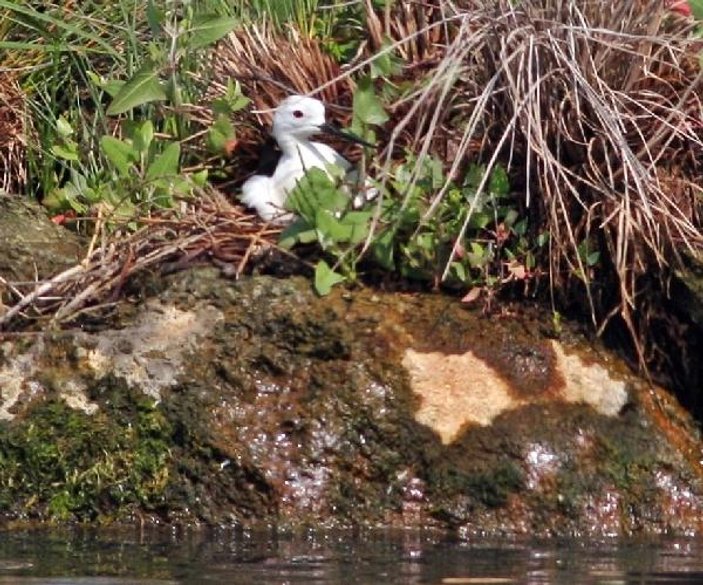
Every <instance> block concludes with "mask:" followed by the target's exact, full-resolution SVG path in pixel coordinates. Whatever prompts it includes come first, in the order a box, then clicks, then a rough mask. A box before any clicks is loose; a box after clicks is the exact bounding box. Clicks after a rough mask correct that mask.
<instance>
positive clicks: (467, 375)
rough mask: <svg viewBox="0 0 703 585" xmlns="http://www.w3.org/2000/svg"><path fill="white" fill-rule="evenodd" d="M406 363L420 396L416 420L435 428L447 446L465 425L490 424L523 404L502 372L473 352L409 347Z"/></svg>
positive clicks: (406, 352) (412, 383) (416, 391)
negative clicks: (502, 375)
mask: <svg viewBox="0 0 703 585" xmlns="http://www.w3.org/2000/svg"><path fill="white" fill-rule="evenodd" d="M403 366H405V368H406V369H407V370H408V372H409V374H410V382H411V386H412V389H413V391H414V392H415V393H416V394H418V395H419V396H420V399H421V405H420V408H419V409H418V411H417V412H416V413H415V420H417V422H419V423H421V424H424V425H426V426H428V427H430V428H431V429H432V430H434V431H435V432H436V433H437V434H438V435H439V436H440V438H441V439H442V443H444V444H445V445H448V444H449V443H451V442H452V441H453V440H454V439H455V438H456V437H457V435H458V434H459V432H460V431H461V429H462V427H464V426H465V425H467V424H478V425H489V424H491V423H492V422H493V419H494V418H495V417H496V416H498V415H499V414H501V413H502V412H505V411H506V410H509V409H511V408H515V407H516V406H517V405H519V404H520V402H519V401H517V400H516V399H515V398H513V397H512V396H511V394H510V387H509V386H508V385H507V384H506V383H505V381H503V379H502V378H501V377H500V375H499V374H498V373H497V372H496V371H495V370H494V369H493V368H491V367H490V366H488V365H487V364H486V362H485V361H483V360H481V359H479V358H477V357H476V356H475V355H474V354H473V353H471V352H470V351H468V352H466V353H462V354H449V355H448V354H444V353H440V352H427V353H423V352H419V351H415V350H414V349H407V350H406V351H405V355H404V357H403Z"/></svg>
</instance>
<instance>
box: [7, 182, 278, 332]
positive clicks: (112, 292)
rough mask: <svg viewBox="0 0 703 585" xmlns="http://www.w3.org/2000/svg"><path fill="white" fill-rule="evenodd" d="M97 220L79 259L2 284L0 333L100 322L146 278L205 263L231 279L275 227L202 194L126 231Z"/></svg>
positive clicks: (263, 247) (268, 242)
mask: <svg viewBox="0 0 703 585" xmlns="http://www.w3.org/2000/svg"><path fill="white" fill-rule="evenodd" d="M108 219H109V218H103V217H101V216H100V215H99V216H98V218H97V220H96V226H95V230H94V236H93V239H92V241H91V243H90V246H89V249H88V251H87V253H86V256H85V258H84V260H83V261H82V262H80V263H78V264H76V265H75V266H73V267H71V268H69V269H67V270H64V271H63V272H61V273H59V274H56V275H54V276H53V277H51V278H49V279H47V280H44V281H42V282H39V283H36V284H27V283H12V282H7V283H5V286H6V290H7V291H8V292H9V293H10V294H11V295H12V296H14V297H15V298H14V302H13V303H12V305H11V306H10V307H8V308H7V310H6V311H5V312H4V314H2V315H0V330H3V329H5V330H7V329H17V328H19V327H22V326H27V325H28V324H30V323H41V324H43V325H57V326H59V325H65V324H67V323H70V322H74V321H75V320H76V319H77V318H79V317H85V316H87V315H92V316H99V315H105V314H106V313H107V312H109V310H110V309H111V308H112V307H114V305H115V304H116V303H117V302H118V301H119V300H120V298H121V295H122V293H123V292H124V290H125V288H127V287H129V286H130V285H131V284H133V283H134V282H135V281H136V278H137V277H141V276H144V275H146V274H160V275H164V274H168V273H171V272H175V271H178V270H183V269H185V268H188V267H192V266H194V265H197V264H200V263H203V262H209V263H215V264H217V265H219V266H220V267H221V268H222V269H223V271H224V272H225V273H226V274H228V275H229V276H231V277H237V276H238V275H239V274H241V273H242V272H243V271H244V269H245V268H246V267H247V264H248V262H249V261H250V260H252V258H256V257H257V256H260V255H261V254H264V253H266V251H268V250H270V249H272V248H274V247H275V242H276V240H277V238H278V235H279V233H280V228H276V227H271V226H267V225H262V224H261V223H260V222H259V221H258V220H257V218H256V217H255V216H252V215H251V214H248V213H246V212H245V211H243V210H242V209H241V208H240V207H238V206H234V205H232V204H230V203H229V202H228V201H227V200H226V199H225V198H224V197H223V196H222V195H221V194H219V193H218V192H217V191H215V190H213V189H204V190H202V191H200V192H199V193H198V194H197V197H196V198H194V199H193V200H190V201H189V202H187V203H185V202H184V204H183V206H182V207H181V208H180V209H179V210H164V211H161V212H159V213H157V214H153V215H152V216H151V217H148V218H141V219H140V223H141V225H142V227H141V228H140V229H138V230H137V231H134V232H115V231H114V226H112V228H110V229H109V230H108V225H109V223H108Z"/></svg>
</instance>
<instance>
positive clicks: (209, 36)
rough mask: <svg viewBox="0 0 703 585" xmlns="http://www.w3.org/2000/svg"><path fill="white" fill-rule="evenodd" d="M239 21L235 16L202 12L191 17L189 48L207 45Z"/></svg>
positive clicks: (223, 34)
mask: <svg viewBox="0 0 703 585" xmlns="http://www.w3.org/2000/svg"><path fill="white" fill-rule="evenodd" d="M238 22H239V20H238V19H237V18H233V17H229V18H228V17H223V16H219V15H217V14H202V15H198V16H196V17H195V18H193V24H192V25H191V28H190V31H189V32H190V34H191V37H190V40H189V42H188V47H189V48H190V49H200V48H201V47H207V46H208V45H211V44H212V43H214V42H215V41H218V40H220V39H221V38H222V37H224V36H225V35H226V34H227V33H229V32H230V31H231V30H232V29H233V28H234V27H235V26H236V25H237V23H238Z"/></svg>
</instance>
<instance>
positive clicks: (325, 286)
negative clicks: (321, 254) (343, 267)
mask: <svg viewBox="0 0 703 585" xmlns="http://www.w3.org/2000/svg"><path fill="white" fill-rule="evenodd" d="M345 280H346V279H345V278H344V276H343V275H341V274H339V273H338V272H335V271H334V270H332V269H331V268H330V267H329V265H328V264H327V262H325V261H324V260H320V261H319V262H318V263H317V266H315V291H316V292H317V294H318V295H320V296H321V297H324V296H326V295H328V294H330V291H331V290H332V287H333V286H335V285H336V284H339V283H340V282H344V281H345Z"/></svg>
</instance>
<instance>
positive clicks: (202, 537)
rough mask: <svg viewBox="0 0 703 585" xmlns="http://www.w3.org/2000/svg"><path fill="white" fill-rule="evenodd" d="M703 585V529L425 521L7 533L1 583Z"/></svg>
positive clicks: (0, 542) (0, 541)
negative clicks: (482, 533) (551, 533)
mask: <svg viewBox="0 0 703 585" xmlns="http://www.w3.org/2000/svg"><path fill="white" fill-rule="evenodd" d="M6 583H8V584H9V583H12V584H15V583H16V584H18V585H30V584H31V585H34V584H42V585H79V584H96V585H132V584H134V585H137V584H139V585H166V584H171V583H173V584H178V583H193V584H199V583H202V584H211V583H233V584H242V585H249V584H252V585H268V584H274V585H277V584H279V585H284V584H286V585H287V584H291V585H293V584H328V583H329V584H346V583H349V584H360V585H361V584H363V585H377V584H388V585H395V584H398V585H400V584H425V583H427V584H436V585H499V584H515V585H538V584H540V585H542V584H545V585H551V584H555V585H556V584H565V585H591V584H593V585H635V584H637V585H645V584H656V585H667V584H668V585H694V584H695V585H701V584H703V540H701V539H687V538H677V539H673V538H667V539H657V540H646V541H645V540H639V541H638V540H605V541H547V542H543V541H542V542H538V541H515V540H510V541H494V540H491V541H487V540H486V541H483V540H475V541H472V542H470V543H467V542H457V541H455V540H451V539H447V538H446V537H442V536H439V535H437V534H433V533H429V534H428V533H423V532H417V531H414V532H397V531H393V532H388V531H378V532H363V533H351V532H309V533H306V534H303V535H300V534H298V535H285V534H284V535H281V534H275V533H265V532H246V531H239V530H218V531H187V532H183V531H179V530H173V531H165V530H164V531H150V532H147V533H140V532H139V531H114V530H94V529H90V530H89V529H83V530H72V531H67V530H53V531H45V530H37V531H21V532H16V531H14V532H13V531H6V532H2V533H0V585H3V584H6Z"/></svg>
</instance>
